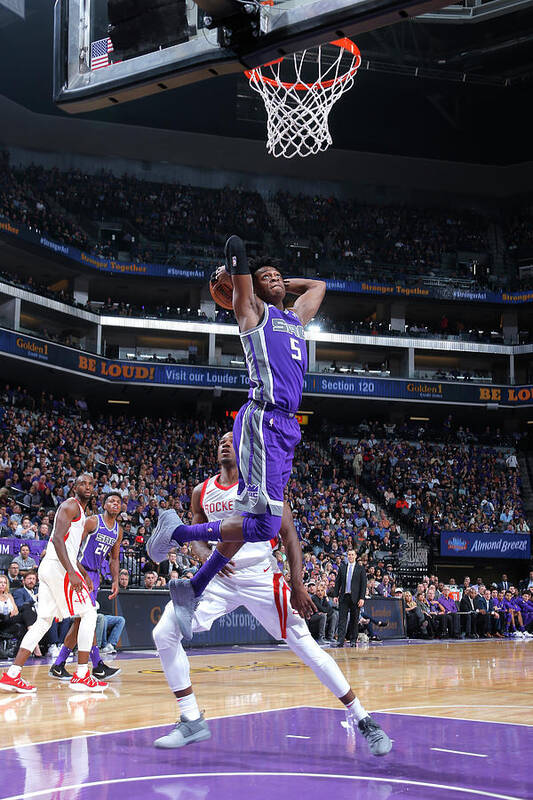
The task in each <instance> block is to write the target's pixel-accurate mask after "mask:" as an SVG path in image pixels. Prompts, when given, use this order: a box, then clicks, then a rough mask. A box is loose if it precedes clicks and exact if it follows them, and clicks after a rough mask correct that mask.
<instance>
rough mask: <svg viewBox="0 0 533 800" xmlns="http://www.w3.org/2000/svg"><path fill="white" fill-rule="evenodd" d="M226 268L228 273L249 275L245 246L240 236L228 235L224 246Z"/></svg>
mask: <svg viewBox="0 0 533 800" xmlns="http://www.w3.org/2000/svg"><path fill="white" fill-rule="evenodd" d="M224 255H225V257H226V270H227V271H228V272H229V273H230V275H249V273H250V267H249V266H248V258H247V256H246V248H245V246H244V242H243V240H242V239H241V237H240V236H230V237H229V239H228V241H227V242H226V246H225V248H224Z"/></svg>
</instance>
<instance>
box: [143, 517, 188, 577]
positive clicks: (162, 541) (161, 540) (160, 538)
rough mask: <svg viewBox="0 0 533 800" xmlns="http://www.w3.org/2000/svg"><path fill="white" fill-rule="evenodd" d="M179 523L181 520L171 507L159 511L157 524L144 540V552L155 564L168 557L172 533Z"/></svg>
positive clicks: (181, 523)
mask: <svg viewBox="0 0 533 800" xmlns="http://www.w3.org/2000/svg"><path fill="white" fill-rule="evenodd" d="M180 525H183V522H182V521H181V519H180V518H179V516H178V515H177V514H176V512H175V511H174V509H173V508H167V509H164V510H160V511H159V516H158V518H157V525H156V526H155V528H154V530H153V532H152V535H151V536H150V538H149V539H148V541H147V542H146V552H147V553H148V555H149V557H150V558H151V560H152V561H155V562H156V564H159V563H160V562H161V561H164V560H165V559H166V558H168V551H169V550H170V548H171V547H172V534H173V533H174V531H175V530H176V528H178V527H179V526H180ZM175 544H178V542H175Z"/></svg>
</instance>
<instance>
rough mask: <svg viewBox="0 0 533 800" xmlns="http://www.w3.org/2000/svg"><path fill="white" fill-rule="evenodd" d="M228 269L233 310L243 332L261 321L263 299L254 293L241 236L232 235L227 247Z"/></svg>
mask: <svg viewBox="0 0 533 800" xmlns="http://www.w3.org/2000/svg"><path fill="white" fill-rule="evenodd" d="M224 252H225V256H226V270H227V271H228V272H229V273H230V275H231V278H232V281H233V311H234V313H235V316H236V318H237V322H238V325H239V329H240V330H241V333H242V332H244V331H249V330H250V329H251V328H255V326H256V325H257V324H258V323H259V320H260V319H261V316H262V314H263V301H262V300H260V299H259V298H258V297H257V296H256V294H255V293H254V285H253V281H252V276H251V274H250V268H249V265H248V258H247V257H246V249H245V247H244V242H243V240H242V239H241V238H240V236H230V237H229V239H228V241H227V242H226V247H225V250H224Z"/></svg>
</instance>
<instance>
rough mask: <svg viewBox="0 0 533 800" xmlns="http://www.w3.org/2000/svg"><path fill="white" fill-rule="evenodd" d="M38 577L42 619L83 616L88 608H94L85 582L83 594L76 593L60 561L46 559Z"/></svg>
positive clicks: (39, 606) (39, 608) (39, 604)
mask: <svg viewBox="0 0 533 800" xmlns="http://www.w3.org/2000/svg"><path fill="white" fill-rule="evenodd" d="M78 574H79V573H78ZM38 576H39V595H38V598H39V602H38V606H37V608H38V614H39V616H40V617H44V618H47V617H52V618H54V617H55V618H56V619H58V620H62V619H66V618H67V617H75V616H76V615H78V614H83V613H85V611H86V610H87V608H92V605H93V602H92V600H91V595H90V593H89V589H88V588H87V586H86V584H85V581H84V582H83V588H82V590H81V592H75V591H74V589H73V588H72V586H71V585H70V581H69V579H68V576H67V571H66V570H65V568H64V567H63V566H62V565H61V564H60V562H59V561H56V560H55V559H51V558H44V559H43V561H42V562H41V565H40V567H39V570H38ZM80 577H81V575H80Z"/></svg>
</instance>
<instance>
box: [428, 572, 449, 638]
mask: <svg viewBox="0 0 533 800" xmlns="http://www.w3.org/2000/svg"><path fill="white" fill-rule="evenodd" d="M426 600H427V604H428V606H429V613H430V614H431V616H432V618H433V620H434V622H435V626H436V631H437V635H438V637H439V639H443V638H444V637H445V636H446V627H447V623H446V610H445V608H444V606H443V605H442V604H441V603H440V602H439V601H438V600H437V598H436V596H435V587H434V586H433V585H431V586H430V587H429V588H428V590H427V592H426Z"/></svg>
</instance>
